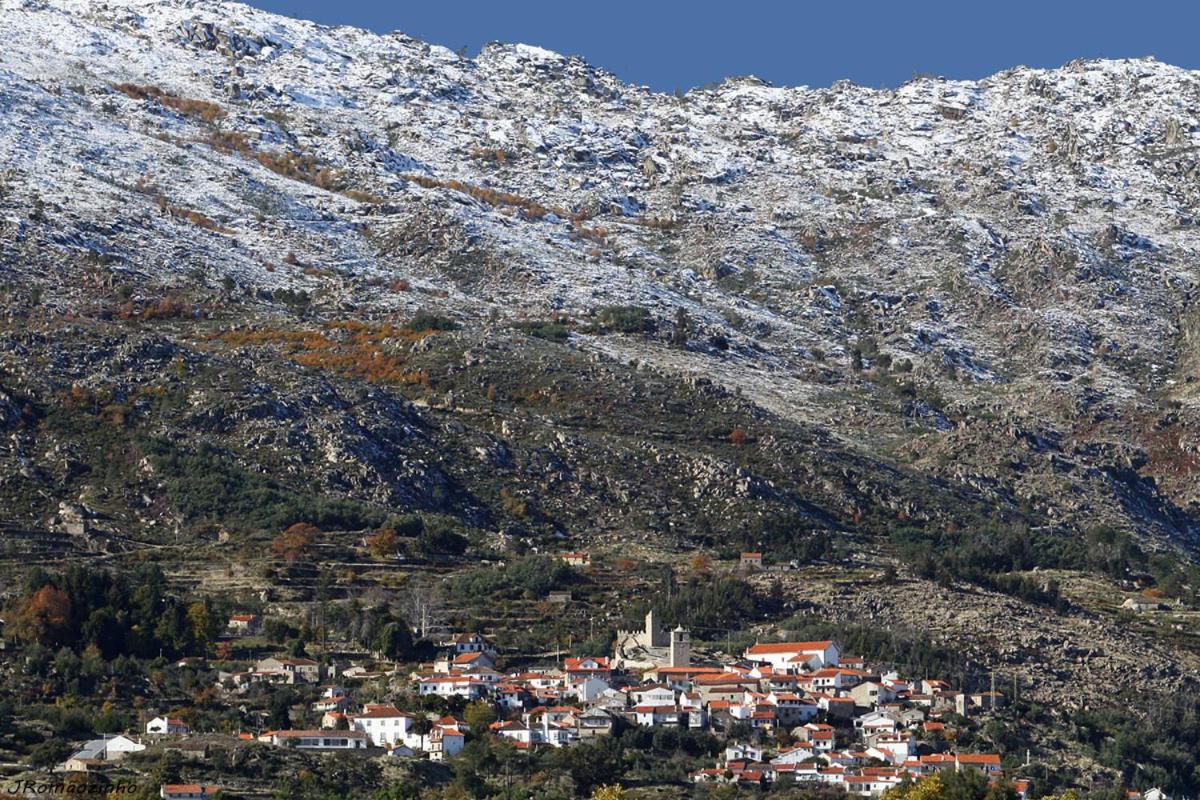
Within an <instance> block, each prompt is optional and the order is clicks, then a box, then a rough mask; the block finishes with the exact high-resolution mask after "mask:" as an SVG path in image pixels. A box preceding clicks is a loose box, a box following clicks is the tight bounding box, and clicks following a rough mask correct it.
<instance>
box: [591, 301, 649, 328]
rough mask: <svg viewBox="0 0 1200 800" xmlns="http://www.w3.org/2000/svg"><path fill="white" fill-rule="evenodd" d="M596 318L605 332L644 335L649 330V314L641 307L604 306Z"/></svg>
mask: <svg viewBox="0 0 1200 800" xmlns="http://www.w3.org/2000/svg"><path fill="white" fill-rule="evenodd" d="M596 316H597V317H598V318H599V321H600V325H601V326H602V328H603V329H604V330H605V331H615V332H617V333H644V332H645V331H647V330H648V329H649V328H650V312H649V311H647V310H646V309H644V308H642V307H641V306H604V307H603V308H601V309H599V310H598V311H597V312H596Z"/></svg>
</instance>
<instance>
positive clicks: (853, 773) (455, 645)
mask: <svg viewBox="0 0 1200 800" xmlns="http://www.w3.org/2000/svg"><path fill="white" fill-rule="evenodd" d="M243 626H245V627H243ZM230 628H231V630H235V631H238V632H242V631H247V632H248V631H252V630H255V629H257V618H253V617H252V616H251V615H244V616H238V617H235V618H233V619H231V620H230ZM443 645H444V651H443V653H442V655H440V656H439V657H438V658H437V659H436V660H435V661H434V662H433V663H431V664H426V665H423V666H422V667H421V668H419V669H417V670H415V671H413V672H412V673H410V674H408V675H407V676H405V677H406V679H407V680H408V681H409V682H410V685H411V687H412V692H411V694H415V695H417V696H428V695H434V696H437V697H442V698H462V700H463V701H468V702H483V703H487V704H489V705H491V707H492V708H493V709H494V711H495V712H496V713H495V717H496V720H497V721H496V722H494V723H492V724H491V729H490V733H491V734H493V735H495V736H499V737H503V738H505V739H507V740H509V741H511V742H512V743H513V745H514V746H516V747H518V748H520V749H523V750H534V749H538V748H543V747H567V746H570V745H572V744H574V743H576V742H581V741H586V740H588V739H591V738H594V737H598V736H607V735H610V734H612V733H614V732H615V731H617V730H619V729H621V728H623V727H627V726H668V727H674V728H678V729H704V730H713V731H715V732H717V733H719V734H721V735H723V736H725V737H726V738H727V740H728V741H729V742H731V744H730V745H729V747H728V749H727V750H726V752H725V754H724V758H723V760H721V761H719V762H717V763H715V764H714V765H713V766H712V767H709V768H705V769H702V770H700V771H698V772H697V773H695V775H694V776H693V779H694V780H695V781H696V782H726V783H737V784H746V785H749V784H756V785H765V784H769V783H771V782H772V781H774V780H777V779H779V778H781V777H784V776H789V777H790V778H791V779H793V780H797V781H816V782H824V783H831V784H837V785H840V786H842V787H844V788H845V789H846V790H847V791H848V792H851V793H854V794H859V795H863V796H870V795H875V794H878V793H880V792H882V791H884V790H886V789H887V788H890V787H891V786H894V785H895V784H896V783H898V782H900V781H901V780H902V779H903V778H904V777H906V776H908V777H914V778H919V777H921V776H923V775H928V774H932V773H934V772H937V771H940V770H942V769H947V768H951V769H974V770H978V771H980V772H983V773H984V774H986V775H988V776H989V777H993V778H995V777H998V776H999V774H1000V771H1001V763H1000V757H999V755H997V754H969V753H955V752H953V751H951V750H950V748H949V747H948V743H949V738H948V737H945V734H946V730H945V722H944V721H943V719H944V717H945V716H947V715H948V714H949V713H951V712H953V713H956V714H959V715H964V716H965V715H970V714H972V713H976V712H978V711H987V710H989V709H991V708H994V707H996V706H998V705H999V704H1000V703H1001V702H1002V700H1003V698H1002V696H1001V695H999V694H998V693H995V692H982V693H974V694H969V693H964V692H960V691H957V690H955V689H954V688H952V687H951V686H950V685H949V684H947V683H946V682H945V681H943V680H938V679H933V678H921V679H911V680H910V679H907V678H905V677H903V676H901V675H899V674H898V673H897V672H895V671H893V670H890V669H886V668H880V667H877V666H874V665H869V664H867V663H866V662H865V661H864V660H863V659H862V658H857V657H854V656H851V655H848V654H845V653H843V652H842V651H841V648H840V647H839V645H838V644H837V643H836V642H834V641H816V642H779V643H760V644H755V645H753V646H751V647H749V648H747V649H746V650H745V651H744V653H742V655H741V657H740V658H737V659H724V661H725V662H726V663H714V664H698V663H692V662H693V657H692V651H691V643H690V637H689V635H688V632H687V631H686V630H684V629H683V628H681V627H676V628H675V629H674V630H671V631H665V630H663V629H662V628H661V627H660V625H659V623H658V621H657V620H656V618H655V617H654V614H653V612H651V613H650V614H648V615H647V618H646V626H645V630H642V631H624V632H622V633H621V636H620V637H619V640H618V643H617V646H616V648H615V650H614V653H613V655H612V656H611V657H609V656H604V657H600V656H596V657H567V658H564V659H562V660H561V661H559V662H557V663H555V664H554V665H553V666H546V667H542V668H537V669H528V670H524V671H507V672H502V671H500V670H499V669H497V664H498V653H497V651H496V649H495V647H494V646H493V645H492V643H491V641H490V640H489V639H488V638H487V637H485V636H482V635H480V634H477V633H462V634H457V635H454V636H452V637H451V638H449V639H447V640H446V641H444V642H443ZM350 673H351V670H344V671H341V672H339V671H337V670H331V669H329V668H328V667H327V666H323V665H322V664H320V663H318V662H317V661H315V660H313V659H309V658H295V657H269V658H264V659H261V660H259V661H258V662H257V663H255V664H254V666H253V668H252V669H249V670H246V671H243V672H233V673H224V672H222V673H219V674H218V681H219V682H220V683H221V685H222V686H223V687H225V688H226V689H228V690H232V691H245V690H246V689H248V688H249V687H251V686H252V685H254V684H256V683H269V684H291V685H295V684H309V685H312V686H314V687H317V686H320V692H319V695H318V696H317V698H316V699H315V700H314V701H313V702H312V704H311V711H312V712H313V718H314V719H315V718H316V715H317V714H319V715H320V727H319V728H315V729H294V730H293V729H286V730H266V731H262V732H259V733H256V734H241V738H242V739H244V740H248V741H255V740H256V741H258V742H262V743H265V744H269V745H272V746H277V747H287V748H295V749H299V750H310V751H339V750H356V751H363V753H364V755H390V756H401V757H425V758H429V759H432V760H443V759H447V758H452V757H453V756H455V755H456V754H457V753H459V752H460V751H461V750H462V749H463V747H464V745H465V743H466V739H467V736H468V734H469V733H470V729H469V726H468V725H467V723H466V722H465V721H464V720H462V719H459V718H457V717H455V716H453V715H444V716H441V717H440V718H437V719H434V718H433V717H434V716H435V715H432V714H427V713H424V712H414V711H409V710H404V709H402V708H400V707H397V706H396V705H393V704H391V703H366V704H361V705H360V704H358V703H356V702H355V700H354V698H353V697H352V695H351V693H350V692H349V691H347V689H346V688H344V687H343V686H342V685H340V683H339V679H340V678H342V677H346V676H348V675H350ZM360 674H362V675H365V676H367V677H371V676H372V675H375V674H376V673H366V672H364V671H362V670H361V669H360ZM379 674H380V675H383V673H379ZM387 677H388V678H389V679H390V680H395V679H396V678H397V677H399V676H398V675H397V674H396V673H387ZM322 681H326V682H327V683H325V685H321V684H322ZM755 732H761V733H763V734H769V735H758V736H755V735H754V733H755ZM191 733H192V731H191V728H190V726H189V725H188V724H187V723H186V722H185V721H184V720H183V719H178V718H174V717H171V716H160V717H155V718H154V719H152V720H150V721H149V722H147V723H146V724H145V736H146V737H147V738H148V739H151V740H164V741H172V740H173V741H174V744H173V745H172V746H175V747H184V746H186V743H187V742H188V741H189V737H190V735H191ZM479 733H482V732H479ZM753 741H768V742H778V741H786V742H788V743H789V744H788V745H787V746H781V747H775V748H774V749H769V748H765V747H760V746H757V745H755V744H752V743H750V742H753ZM144 747H145V745H144V744H142V743H141V741H140V739H139V740H133V739H129V738H127V737H106V738H104V739H101V740H96V741H95V742H89V743H88V744H87V745H86V746H85V747H84V748H83V749H82V750H80V751H79V752H77V753H75V754H74V755H73V756H72V757H71V759H69V760H68V762H67V763H66V764H65V765H64V767H65V768H67V769H85V770H86V769H89V768H94V766H95V765H96V764H97V763H100V762H103V761H104V760H115V759H119V758H121V757H123V756H124V755H125V754H127V753H129V752H136V751H137V750H140V749H144ZM181 786H184V787H186V789H188V790H191V789H193V788H194V787H193V786H191V785H181ZM211 788H212V787H204V786H200V787H199V791H200V792H201V793H203V792H205V791H208V790H209V789H211ZM1018 789H1019V790H1020V791H1023V790H1024V787H1023V785H1022V784H1018ZM165 790H166V787H164V791H165ZM165 796H166V795H165V794H164V797H165ZM172 796H173V797H176V796H178V797H189V798H190V797H192V796H196V797H201V796H203V794H200V795H196V794H195V793H191V794H189V793H188V792H186V791H182V790H181V791H180V792H173V794H172Z"/></svg>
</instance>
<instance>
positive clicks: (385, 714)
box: [346, 704, 413, 747]
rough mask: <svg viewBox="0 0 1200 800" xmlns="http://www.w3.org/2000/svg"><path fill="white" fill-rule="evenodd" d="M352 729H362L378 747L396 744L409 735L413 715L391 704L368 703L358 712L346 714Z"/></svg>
mask: <svg viewBox="0 0 1200 800" xmlns="http://www.w3.org/2000/svg"><path fill="white" fill-rule="evenodd" d="M346 721H347V723H348V724H349V727H350V730H352V731H362V732H364V733H366V734H367V736H369V737H371V744H373V745H375V746H376V747H384V746H387V745H394V744H396V743H398V742H402V741H404V739H406V738H407V737H408V731H409V728H411V727H412V722H413V716H412V714H407V713H405V712H403V711H401V710H400V709H398V708H396V707H395V706H391V705H378V704H374V705H367V706H364V707H363V710H362V711H360V712H359V713H357V714H348V715H346Z"/></svg>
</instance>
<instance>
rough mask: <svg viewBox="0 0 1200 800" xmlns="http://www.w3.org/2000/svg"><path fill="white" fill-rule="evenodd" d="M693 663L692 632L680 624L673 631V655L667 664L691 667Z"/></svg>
mask: <svg viewBox="0 0 1200 800" xmlns="http://www.w3.org/2000/svg"><path fill="white" fill-rule="evenodd" d="M691 664H692V642H691V634H689V633H688V632H687V631H685V630H684V629H683V626H682V625H679V626H678V627H676V628H675V630H673V631H671V656H670V660H669V663H668V664H667V666H670V667H689V666H691Z"/></svg>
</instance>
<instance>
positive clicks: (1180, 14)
mask: <svg viewBox="0 0 1200 800" xmlns="http://www.w3.org/2000/svg"><path fill="white" fill-rule="evenodd" d="M249 1H250V3H251V5H256V6H258V7H260V8H265V9H268V10H271V11H275V12H279V13H284V14H289V15H291V16H299V17H304V18H306V19H312V20H316V21H318V22H322V23H326V24H348V25H357V26H359V27H365V28H371V29H373V30H376V31H381V32H384V31H391V30H401V31H403V32H405V33H408V34H410V35H412V36H416V37H418V38H420V39H424V40H426V41H429V42H434V43H437V44H443V45H446V46H447V47H450V48H451V49H454V50H457V49H459V48H460V47H463V46H465V47H466V48H467V49H468V51H469V52H470V53H471V54H474V53H476V52H478V50H479V47H480V46H481V45H482V44H484V43H485V42H488V41H493V40H499V41H508V42H525V43H528V44H536V45H540V46H542V47H546V48H549V49H551V50H557V51H559V52H562V53H566V54H569V55H580V56H583V57H584V58H586V59H587V60H588V61H590V62H591V63H592V64H594V65H596V66H599V67H603V68H605V69H607V70H610V71H612V72H615V73H616V74H617V75H619V76H620V77H621V78H623V79H625V80H627V81H632V82H635V83H641V84H646V85H648V86H650V87H651V88H654V89H658V90H661V91H673V90H674V89H677V88H680V89H686V88H690V87H692V86H698V85H703V84H705V83H707V82H709V81H713V80H720V79H721V78H723V77H725V76H729V75H749V74H753V75H757V76H759V77H760V78H764V79H766V80H768V81H770V82H771V83H773V84H776V85H781V86H782V85H789V86H794V85H809V86H827V85H829V84H830V83H832V82H833V81H835V80H838V79H839V78H849V79H850V80H853V81H855V82H856V83H861V84H864V85H867V86H896V85H897V84H900V83H902V82H904V81H905V80H908V79H909V78H911V77H912V76H913V74H914V73H920V72H930V73H936V74H940V75H945V76H947V77H952V78H980V77H983V76H985V75H990V74H991V73H993V72H997V71H999V70H1001V69H1006V68H1008V67H1010V66H1016V65H1020V64H1024V65H1029V66H1039V67H1053V66H1059V65H1061V64H1063V63H1065V62H1067V61H1070V60H1071V59H1073V58H1081V57H1082V58H1088V57H1109V58H1123V57H1139V56H1145V55H1153V56H1155V57H1157V58H1158V59H1160V60H1162V61H1166V62H1169V63H1172V64H1177V65H1179V66H1184V67H1188V68H1191V69H1195V68H1197V67H1200V48H1198V47H1197V46H1196V45H1195V35H1196V31H1197V29H1198V26H1200V3H1185V2H1183V1H1182V0H1177V2H1174V3H1170V2H1156V1H1155V0H1142V2H1137V3H1135V2H1129V1H1128V0H1126V2H1110V1H1109V0H1094V1H1093V2H1076V1H1075V0H1063V1H1058V2H1056V0H1040V2H1030V0H1009V2H979V0H958V2H945V1H944V0H929V1H928V2H919V1H918V2H913V1H911V0H908V1H906V0H894V2H870V1H867V0H859V2H842V3H830V2H800V1H799V0H796V1H795V2H761V1H760V0H741V1H740V2H732V3H729V2H727V3H718V2H706V1H705V0H694V2H688V3H685V2H675V1H674V0H671V1H667V0H641V2H628V1H627V0H608V2H598V3H580V2H570V0H555V2H546V1H545V0H525V1H521V0H517V1H516V2H507V3H501V2H494V0H493V2H453V1H452V0H442V2H429V0H424V1H423V2H420V3H412V2H386V1H385V0H337V2H330V1H329V0H249ZM1135 9H1136V10H1135Z"/></svg>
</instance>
